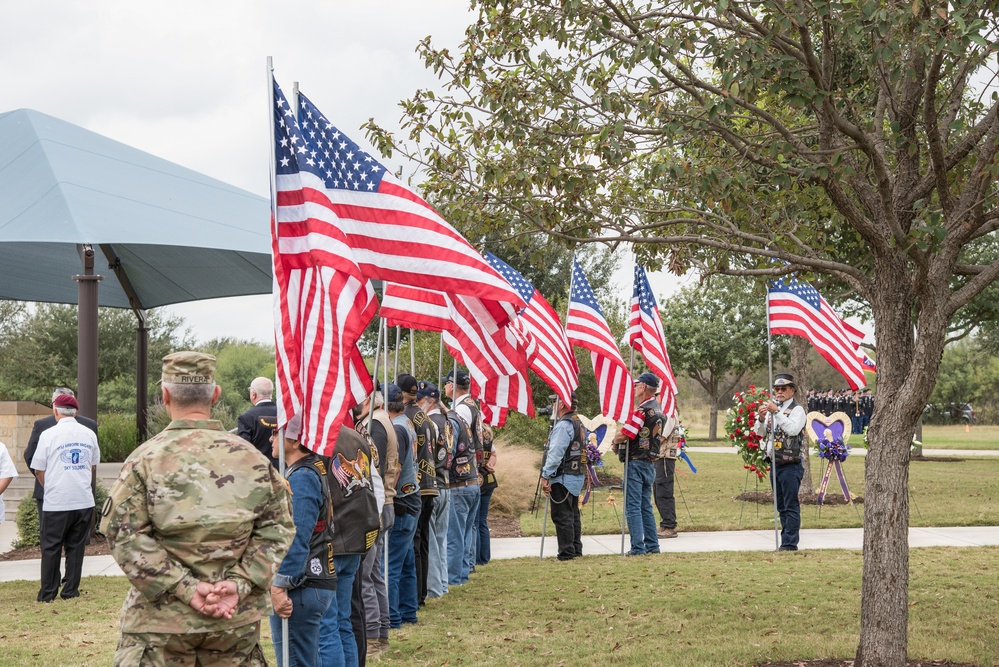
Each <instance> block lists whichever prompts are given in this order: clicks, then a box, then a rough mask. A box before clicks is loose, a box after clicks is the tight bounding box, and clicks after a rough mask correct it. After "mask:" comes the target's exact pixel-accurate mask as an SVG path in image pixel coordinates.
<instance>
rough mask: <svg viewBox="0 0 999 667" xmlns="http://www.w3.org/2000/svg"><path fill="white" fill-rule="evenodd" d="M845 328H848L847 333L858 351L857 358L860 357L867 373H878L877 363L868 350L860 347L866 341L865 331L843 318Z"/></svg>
mask: <svg viewBox="0 0 999 667" xmlns="http://www.w3.org/2000/svg"><path fill="white" fill-rule="evenodd" d="M843 328H844V329H845V330H846V335H847V336H849V337H850V342H851V343H853V347H854V348H855V349H856V351H857V358H858V359H860V364H861V365H862V366H863V367H864V371H865V372H867V373H877V372H878V367H877V364H875V363H874V360H873V359H871V358H870V357H869V356H867V353H866V352H864V351H863V350H861V349H860V344H861V343H863V342H864V332H863V331H861V330H860V329H858V328H857V327H855V326H853V325H852V324H850V323H849V322H847V321H846V320H843Z"/></svg>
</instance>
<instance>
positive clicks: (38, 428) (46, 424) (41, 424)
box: [24, 387, 97, 538]
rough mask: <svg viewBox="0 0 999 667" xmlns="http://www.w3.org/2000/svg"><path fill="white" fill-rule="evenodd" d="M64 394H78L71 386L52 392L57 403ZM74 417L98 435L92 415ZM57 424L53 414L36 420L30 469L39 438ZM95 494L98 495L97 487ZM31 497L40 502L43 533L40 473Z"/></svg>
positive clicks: (28, 461) (29, 453)
mask: <svg viewBox="0 0 999 667" xmlns="http://www.w3.org/2000/svg"><path fill="white" fill-rule="evenodd" d="M63 395H66V396H72V397H74V398H76V394H74V393H73V390H72V389H70V388H69V387H56V390H55V391H54V392H52V402H53V403H55V400H56V399H57V398H59V397H60V396H63ZM74 419H76V421H77V422H79V423H80V424H83V425H84V426H86V427H87V428H89V429H90V430H91V431H93V432H94V435H97V422H95V421H94V420H93V419H91V418H90V417H84V416H83V415H80V414H77V415H76V417H74ZM55 425H56V418H55V417H54V416H52V415H49V416H47V417H42V418H41V419H37V420H35V423H34V424H33V425H32V426H31V435H30V436H29V437H28V446H27V447H25V448H24V463H25V465H27V466H28V469H29V470H30V469H31V460H32V459H33V458H34V456H35V451H36V450H37V449H38V439H39V438H40V437H41V436H42V433H44V432H45V431H46V430H47V429H50V428H52V427H53V426H55ZM95 477H96V476H95ZM95 482H96V479H95ZM95 495H96V487H95ZM31 497H32V498H34V499H35V502H36V503H38V529H39V534H41V531H43V530H45V525H44V523H43V522H44V520H45V515H44V514H42V499H43V498H44V492H43V491H42V485H41V484H40V483H39V482H38V475H35V490H34V491H33V492H32V494H31ZM88 538H89V535H88Z"/></svg>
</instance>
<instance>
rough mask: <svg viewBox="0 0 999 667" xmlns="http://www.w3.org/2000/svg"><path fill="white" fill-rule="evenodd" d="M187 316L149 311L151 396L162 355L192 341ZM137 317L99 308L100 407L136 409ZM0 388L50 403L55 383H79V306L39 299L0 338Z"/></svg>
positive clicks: (6, 394) (11, 394) (15, 395)
mask: <svg viewBox="0 0 999 667" xmlns="http://www.w3.org/2000/svg"><path fill="white" fill-rule="evenodd" d="M182 326H183V321H182V320H181V319H180V318H176V317H163V316H162V315H160V314H158V313H157V312H156V311H150V312H148V313H147V317H146V327H147V329H148V331H149V364H148V373H149V378H150V380H152V382H151V383H150V385H149V396H155V395H156V387H155V384H154V383H155V381H156V380H157V379H159V374H160V363H161V362H160V360H161V359H162V358H163V357H164V356H165V355H167V354H169V353H170V352H171V351H173V350H175V349H178V348H180V347H182V346H186V345H189V344H190V341H189V340H186V332H182V330H181V328H182ZM135 328H136V321H135V316H134V315H133V314H132V312H131V311H127V310H121V309H116V308H101V309H100V310H99V313H98V324H97V337H98V361H97V380H98V390H97V391H98V394H97V401H98V408H99V409H100V410H103V411H107V410H119V409H125V410H134V409H135V363H136V354H135V336H136V334H135ZM0 345H2V346H0V393H2V395H3V396H4V397H6V398H9V399H16V400H34V401H39V402H47V401H48V400H49V399H50V397H51V395H52V390H53V388H55V387H57V386H66V387H73V388H75V387H76V357H77V354H76V348H77V309H76V306H70V305H60V304H38V305H37V306H35V308H34V309H33V310H32V311H31V312H30V313H29V314H27V315H26V316H24V317H21V318H19V319H18V321H17V322H16V323H15V324H14V326H13V327H12V328H11V330H10V333H9V335H7V336H6V338H5V339H0Z"/></svg>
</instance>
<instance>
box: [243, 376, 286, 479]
mask: <svg viewBox="0 0 999 667" xmlns="http://www.w3.org/2000/svg"><path fill="white" fill-rule="evenodd" d="M273 395H274V383H273V382H271V381H270V380H268V379H267V378H265V377H258V378H254V379H253V382H251V383H250V403H253V407H252V408H250V409H249V410H247V411H246V412H244V413H243V414H241V415H240V416H239V419H237V420H236V435H238V436H239V437H241V438H242V439H243V440H246V441H247V442H252V443H253V446H254V447H256V448H257V449H258V450H259V451H260V453H261V454H263V455H264V456H266V457H267V458H268V460H270V462H271V465H272V466H274V467H275V468H277V467H278V460H277V459H276V458H274V455H273V454H272V453H271V435H272V434H273V433H274V425H275V424H277V405H276V404H275V403H274V401H273V400H272V398H271V397H272V396H273Z"/></svg>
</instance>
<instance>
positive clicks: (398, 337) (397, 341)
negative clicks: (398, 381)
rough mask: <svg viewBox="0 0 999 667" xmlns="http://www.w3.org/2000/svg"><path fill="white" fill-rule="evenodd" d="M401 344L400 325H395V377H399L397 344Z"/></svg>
mask: <svg viewBox="0 0 999 667" xmlns="http://www.w3.org/2000/svg"><path fill="white" fill-rule="evenodd" d="M401 344H402V327H400V326H397V327H396V328H395V372H394V373H393V376H394V377H395V378H398V377H399V345H401Z"/></svg>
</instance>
